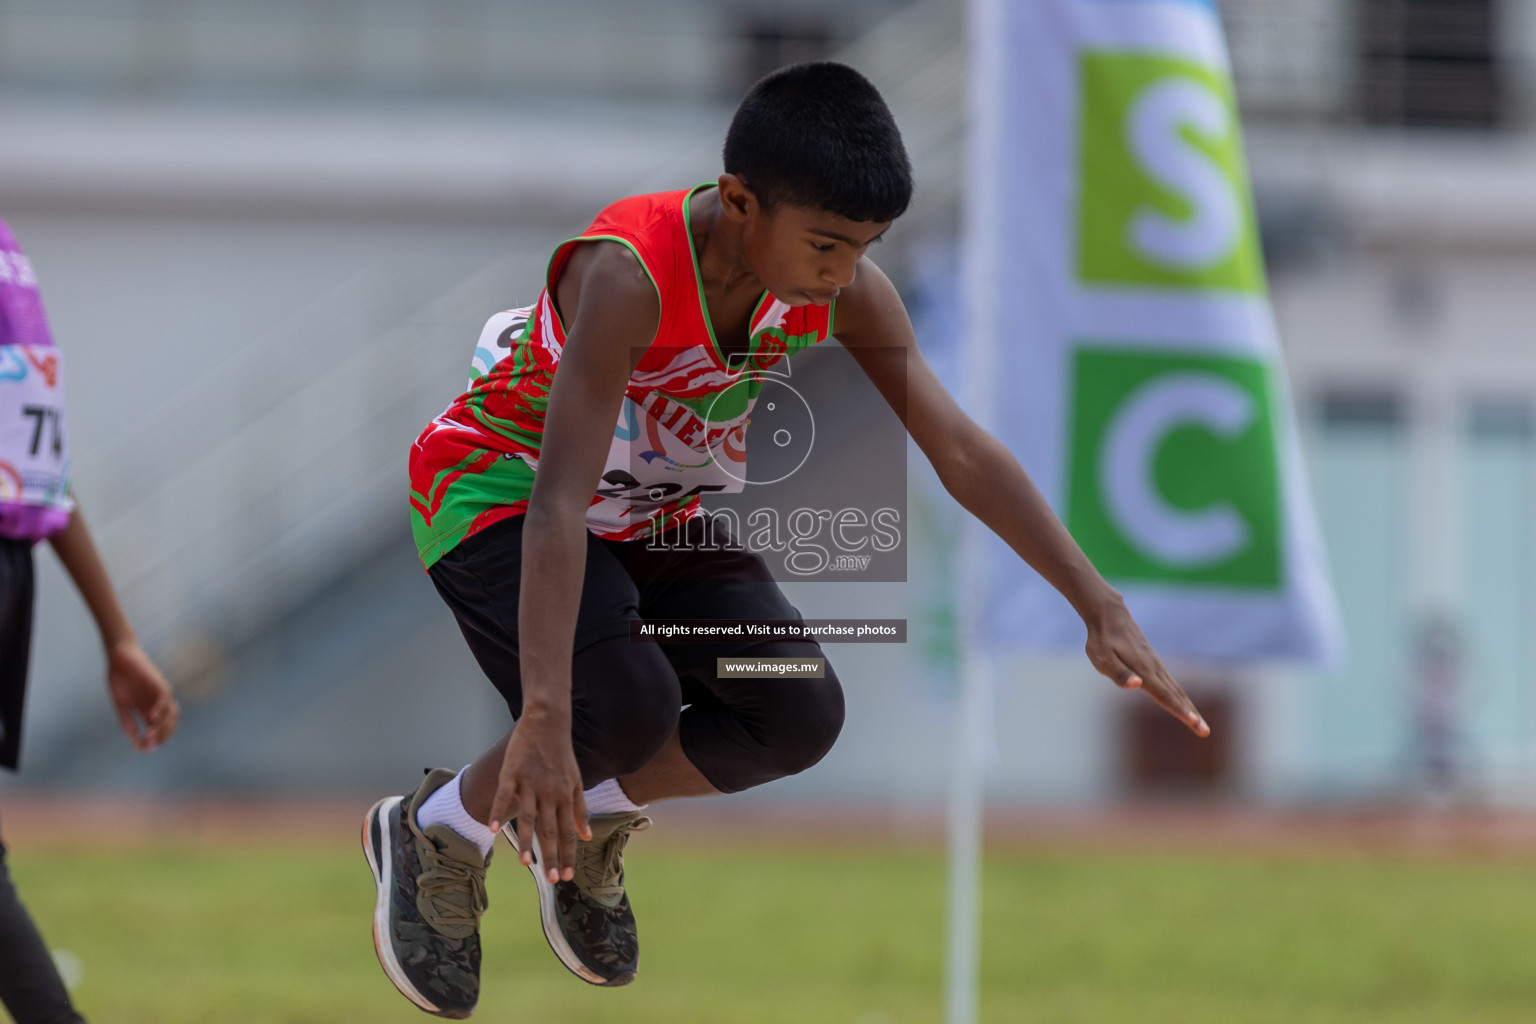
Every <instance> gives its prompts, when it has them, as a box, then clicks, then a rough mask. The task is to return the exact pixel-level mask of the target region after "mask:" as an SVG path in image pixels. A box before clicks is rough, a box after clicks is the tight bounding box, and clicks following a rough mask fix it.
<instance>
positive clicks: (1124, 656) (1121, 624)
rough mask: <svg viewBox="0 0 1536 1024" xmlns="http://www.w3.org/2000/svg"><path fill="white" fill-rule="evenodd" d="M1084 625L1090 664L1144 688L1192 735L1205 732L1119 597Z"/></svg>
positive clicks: (1121, 682) (1118, 681) (1127, 685)
mask: <svg viewBox="0 0 1536 1024" xmlns="http://www.w3.org/2000/svg"><path fill="white" fill-rule="evenodd" d="M1085 622H1086V624H1087V626H1088V644H1087V648H1086V650H1087V653H1088V660H1089V661H1090V662H1091V663H1092V664H1093V667H1094V668H1096V669H1098V670H1099V671H1100V672H1102V673H1103V674H1104V675H1106V676H1108V677H1109V678H1110V679H1111V680H1113V681H1114V683H1115V685H1116V686H1119V687H1120V688H1121V689H1125V690H1138V689H1139V690H1144V691H1145V692H1146V694H1147V696H1149V697H1151V698H1152V699H1153V700H1155V701H1157V703H1158V704H1160V705H1161V706H1162V707H1163V708H1164V710H1166V711H1167V712H1168V713H1169V714H1170V715H1172V716H1173V717H1175V718H1177V719H1178V720H1179V721H1181V722H1183V723H1184V724H1185V725H1186V726H1188V727H1189V730H1190V731H1191V732H1193V733H1194V734H1195V735H1196V736H1209V735H1210V734H1211V727H1210V726H1209V725H1207V724H1206V721H1205V719H1204V718H1203V717H1201V715H1200V712H1199V710H1197V709H1196V707H1195V704H1194V702H1193V701H1191V700H1190V699H1189V697H1188V695H1187V694H1185V692H1184V691H1183V689H1181V688H1180V687H1179V684H1178V683H1176V682H1174V680H1173V676H1172V675H1170V674H1169V672H1168V670H1167V669H1166V668H1164V667H1163V662H1162V659H1161V658H1159V657H1158V656H1157V652H1156V651H1154V650H1153V649H1152V645H1151V644H1150V643H1148V642H1147V638H1146V637H1145V636H1144V635H1142V632H1141V627H1140V626H1138V625H1136V620H1135V619H1133V618H1131V613H1130V611H1129V609H1127V608H1126V607H1125V602H1123V601H1118V600H1117V601H1113V602H1110V603H1108V604H1107V605H1106V607H1105V608H1104V610H1103V611H1102V612H1101V613H1100V614H1098V615H1096V616H1094V617H1092V619H1091V620H1085Z"/></svg>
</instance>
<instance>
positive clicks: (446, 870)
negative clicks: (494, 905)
mask: <svg viewBox="0 0 1536 1024" xmlns="http://www.w3.org/2000/svg"><path fill="white" fill-rule="evenodd" d="M453 777H454V773H453V772H451V771H448V770H447V769H444V768H438V769H436V770H435V771H433V772H431V773H430V774H428V775H427V778H426V781H425V782H423V783H422V784H421V788H419V789H417V790H416V792H415V793H408V794H406V795H405V796H403V797H399V796H391V797H385V798H384V799H383V800H380V801H379V802H378V803H376V804H374V805H373V810H371V811H369V812H368V817H366V818H365V819H363V853H364V854H366V855H367V857H368V866H369V867H370V868H372V869H373V879H374V882H375V883H376V884H377V886H378V901H377V902H376V903H375V904H374V910H373V948H374V952H376V953H377V954H378V956H379V964H380V966H382V967H383V968H384V973H385V974H386V975H388V976H389V980H390V981H392V982H394V983H395V987H396V988H398V989H399V990H400V994H401V995H403V996H405V997H406V998H407V999H409V1000H410V1001H411V1002H413V1003H415V1004H416V1005H417V1006H419V1007H421V1008H422V1009H423V1010H425V1011H427V1012H428V1013H433V1014H436V1015H437V1016H439V1017H452V1018H454V1019H462V1018H464V1017H468V1016H469V1015H470V1014H471V1013H473V1012H474V1010H475V1003H476V1002H478V1001H479V998H480V915H481V914H483V913H484V912H485V907H486V895H485V867H486V865H487V864H489V863H490V858H489V857H481V856H480V848H479V847H478V846H476V845H475V844H474V843H473V842H472V841H470V840H468V839H465V838H464V837H463V836H461V835H459V834H458V833H457V832H455V831H453V830H452V829H451V828H449V827H448V826H446V825H428V826H427V828H426V830H425V831H423V830H422V829H420V828H419V827H417V824H416V812H417V809H418V808H420V807H421V805H422V803H423V802H424V801H425V800H426V799H427V797H429V796H431V795H432V794H433V793H434V792H436V791H437V790H439V789H441V788H442V787H443V786H444V785H446V784H447V783H449V782H452V781H453Z"/></svg>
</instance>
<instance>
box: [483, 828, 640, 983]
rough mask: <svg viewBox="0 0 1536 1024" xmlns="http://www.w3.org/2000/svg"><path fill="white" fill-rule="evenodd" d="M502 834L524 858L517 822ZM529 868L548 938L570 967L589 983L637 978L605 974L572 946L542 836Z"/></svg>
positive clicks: (534, 841)
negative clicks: (548, 875) (564, 929)
mask: <svg viewBox="0 0 1536 1024" xmlns="http://www.w3.org/2000/svg"><path fill="white" fill-rule="evenodd" d="M501 834H502V835H504V836H506V837H507V842H509V843H511V844H512V849H513V851H514V852H516V853H517V854H518V856H519V858H521V856H522V851H521V850H520V849H519V848H518V845H517V833H516V832H514V831H513V823H512V822H507V824H505V825H503V826H502V827H501ZM528 870H529V872H530V873H531V874H532V875H533V884H534V885H535V886H536V887H537V889H538V893H539V924H540V925H542V926H543V929H544V941H545V942H547V943H549V948H550V951H551V952H553V953H554V954H555V956H556V957H558V958H559V960H560V962H561V963H562V964H564V965H565V969H566V970H568V971H570V972H571V973H572V974H574V975H576V977H578V978H580V979H581V980H582V981H585V982H587V983H588V984H589V985H600V986H602V987H603V988H617V987H618V986H620V985H628V984H629V983H630V982H632V981H634V980H635V974H634V972H633V971H630V972H628V973H625V974H620V975H618V976H617V977H613V978H605V977H603V976H602V975H601V974H598V973H597V972H596V971H594V970H593V969H592V968H590V967H588V966H587V965H586V964H584V963H582V962H581V957H579V956H577V955H576V951H575V950H574V949H572V948H571V944H570V943H569V942H567V941H566V939H565V933H564V932H562V931H561V930H560V916H559V913H558V911H557V909H556V904H555V900H556V896H555V887H554V885H552V884H551V883H550V881H549V879H547V878H545V877H544V857H543V855H542V851H541V850H540V849H539V837H538V836H534V837H533V863H532V864H530V865H528Z"/></svg>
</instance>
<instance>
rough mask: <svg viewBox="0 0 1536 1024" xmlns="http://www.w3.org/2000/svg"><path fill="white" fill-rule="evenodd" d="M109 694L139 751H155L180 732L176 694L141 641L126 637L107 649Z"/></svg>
mask: <svg viewBox="0 0 1536 1024" xmlns="http://www.w3.org/2000/svg"><path fill="white" fill-rule="evenodd" d="M107 694H108V695H109V696H110V697H111V698H112V707H113V708H114V709H115V710H116V711H117V721H118V724H119V725H121V726H122V727H123V732H124V733H125V734H126V735H127V736H128V739H129V741H130V742H132V743H133V746H134V749H135V750H154V749H155V748H156V747H158V746H159V745H160V744H162V743H164V742H165V741H166V740H168V739H170V738H171V734H172V733H174V732H175V731H176V723H177V721H178V720H179V719H180V718H181V707H180V706H179V705H178V704H177V703H176V695H175V694H174V693H172V692H171V684H170V683H168V682H166V681H165V676H163V675H161V674H160V670H159V669H158V668H156V667H155V663H154V662H152V661H150V660H149V655H147V654H145V653H144V651H143V649H142V648H141V647H139V645H138V643H137V641H134V640H123V641H120V642H118V643H116V644H114V645H113V646H112V648H111V649H110V650H108V651H107Z"/></svg>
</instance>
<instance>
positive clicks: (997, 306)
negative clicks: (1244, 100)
mask: <svg viewBox="0 0 1536 1024" xmlns="http://www.w3.org/2000/svg"><path fill="white" fill-rule="evenodd" d="M971 14H972V17H973V24H972V29H971V40H972V44H971V45H972V74H973V82H972V89H971V102H972V110H971V118H972V122H971V127H972V132H973V138H972V142H971V145H970V147H969V150H968V156H969V168H968V179H969V180H968V192H967V195H968V201H969V202H970V203H971V206H970V208H969V209H968V211H967V214H966V218H965V236H966V237H965V239H964V256H963V261H964V262H963V276H964V280H965V281H966V283H967V296H968V302H967V306H968V318H969V323H970V324H971V327H970V332H969V339H970V344H972V345H973V346H979V347H980V348H981V350H982V353H983V354H982V355H981V356H977V357H974V358H973V360H972V365H973V367H978V368H980V367H985V377H984V378H982V379H984V380H985V381H986V383H987V386H988V387H990V388H991V391H990V393H989V394H988V395H987V396H986V397H985V398H984V399H982V400H981V401H980V409H986V410H990V415H987V416H986V417H985V419H986V425H987V426H988V428H989V429H991V430H992V431H993V432H994V433H996V434H997V435H998V436H999V437H1000V438H1001V439H1002V440H1003V442H1004V443H1005V444H1007V445H1008V447H1009V448H1010V449H1011V450H1012V451H1013V452H1014V453H1015V454H1016V455H1018V456H1019V458H1020V460H1021V461H1022V462H1023V464H1024V466H1025V468H1026V469H1027V470H1028V471H1029V473H1030V475H1031V477H1032V478H1033V479H1034V481H1035V483H1036V484H1037V485H1038V486H1039V487H1040V489H1041V490H1042V492H1044V494H1045V496H1046V498H1047V499H1048V500H1049V501H1050V503H1051V505H1052V506H1053V507H1054V508H1055V509H1056V512H1057V514H1058V515H1059V516H1060V517H1061V518H1062V520H1063V521H1064V522H1065V523H1066V524H1067V526H1068V528H1069V529H1070V530H1071V531H1072V534H1073V535H1074V536H1075V537H1076V538H1077V541H1078V543H1079V544H1080V545H1082V547H1083V549H1084V551H1085V552H1087V554H1088V556H1089V557H1090V558H1091V559H1092V560H1093V562H1094V564H1095V565H1096V566H1097V567H1098V568H1099V570H1100V572H1102V573H1103V574H1104V576H1105V577H1106V578H1107V579H1108V580H1109V581H1110V582H1111V584H1113V585H1114V586H1115V587H1116V588H1117V589H1119V590H1120V591H1121V592H1122V593H1123V594H1124V595H1125V597H1126V600H1127V602H1128V604H1129V605H1130V607H1131V610H1132V612H1133V614H1134V615H1135V616H1136V619H1137V621H1138V622H1139V623H1140V624H1141V626H1142V628H1143V629H1144V630H1145V632H1146V633H1147V635H1148V637H1149V639H1150V640H1151V641H1152V643H1153V644H1154V646H1156V647H1157V648H1158V650H1159V651H1160V652H1161V653H1163V654H1164V655H1172V656H1183V657H1192V658H1202V659H1218V660H1250V659H1286V660H1295V661H1303V662H1309V663H1326V662H1329V661H1331V660H1333V659H1334V658H1335V657H1336V656H1337V655H1338V653H1339V651H1340V647H1341V642H1342V641H1341V633H1340V626H1339V618H1338V612H1337V608H1336V604H1335V601H1334V597H1333V593H1332V588H1331V585H1330V583H1329V580H1328V574H1327V567H1326V564H1325V561H1324V555H1323V550H1322V545H1321V541H1320V537H1319V533H1318V529H1317V525H1316V520H1315V517H1314V514H1313V511H1312V507H1311V499H1310V496H1309V493H1308V488H1307V484H1306V480H1305V477H1304V474H1303V470H1302V465H1301V459H1300V452H1299V447H1298V444H1297V439H1296V429H1295V422H1294V418H1293V415H1292V411H1291V404H1290V399H1289V395H1288V390H1287V387H1286V383H1285V377H1284V372H1283V368H1282V366H1281V362H1280V356H1279V348H1278V344H1277V341H1276V337H1275V328H1274V321H1273V317H1272V314H1271V311H1270V306H1269V299H1268V293H1267V289H1266V285H1265V278H1264V267H1263V260H1262V257H1261V255H1260V249H1259V240H1258V232H1257V228H1256V224H1255V218H1254V213H1253V203H1252V200H1251V196H1250V192H1249V186H1248V175H1247V170H1246V166H1245V162H1244V158H1243V149H1242V139H1241V133H1240V131H1239V125H1238V115H1237V106H1236V103H1235V101H1234V98H1233V92H1232V81H1231V74H1230V70H1229V67H1228V63H1227V55H1226V47H1225V43H1224V40H1223V37H1222V32H1221V23H1220V19H1219V17H1218V15H1217V11H1216V7H1215V4H1214V3H1213V2H1210V0H973V3H972V9H971ZM972 397H973V399H974V398H975V397H976V396H972ZM986 543H987V545H988V549H987V555H986V557H984V558H982V559H981V560H980V561H981V564H982V565H983V566H985V569H984V570H983V577H984V578H982V579H979V580H970V581H966V582H967V583H969V584H971V585H975V586H977V587H979V589H980V590H981V593H982V594H984V595H985V600H983V601H982V602H981V607H982V612H981V614H982V616H983V619H982V622H981V623H980V626H979V630H978V637H977V638H978V640H979V641H980V642H982V643H984V644H986V645H988V646H996V647H1005V648H1019V649H1032V650H1081V649H1082V644H1083V640H1084V633H1083V626H1082V623H1081V621H1080V620H1079V619H1078V617H1077V616H1076V614H1074V613H1073V611H1072V609H1071V607H1070V606H1069V605H1068V604H1067V603H1066V602H1065V601H1064V600H1063V599H1062V598H1061V597H1060V595H1058V594H1057V593H1056V592H1055V591H1054V590H1053V589H1052V588H1051V587H1050V586H1049V585H1048V584H1047V583H1045V581H1044V580H1042V579H1040V578H1039V577H1038V576H1037V575H1036V574H1035V573H1034V572H1032V571H1031V570H1029V569H1028V567H1027V566H1025V565H1023V564H1022V563H1021V562H1020V560H1019V559H1018V558H1017V557H1015V556H1013V555H1012V554H1011V553H1009V552H1007V551H1006V550H1005V549H1003V548H1002V547H1001V542H999V541H996V540H995V538H990V539H989V540H988V541H987V542H986Z"/></svg>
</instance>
